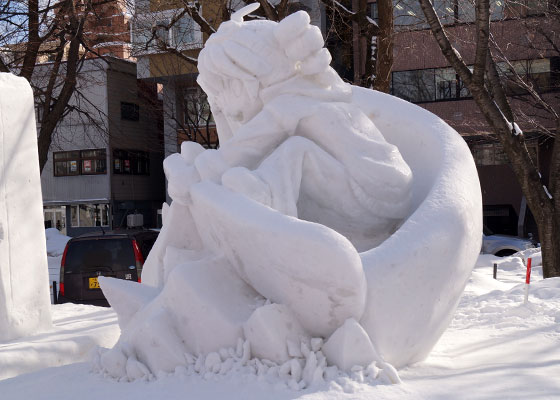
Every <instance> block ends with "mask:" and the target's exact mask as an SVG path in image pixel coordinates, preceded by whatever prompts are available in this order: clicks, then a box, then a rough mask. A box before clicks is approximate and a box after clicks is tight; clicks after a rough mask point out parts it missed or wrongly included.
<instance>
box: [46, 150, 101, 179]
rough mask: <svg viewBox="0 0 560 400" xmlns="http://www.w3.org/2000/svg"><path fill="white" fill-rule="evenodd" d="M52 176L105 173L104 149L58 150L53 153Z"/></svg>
mask: <svg viewBox="0 0 560 400" xmlns="http://www.w3.org/2000/svg"><path fill="white" fill-rule="evenodd" d="M53 162H54V176H72V175H98V174H106V173H107V152H106V150H105V149H92V150H73V151H58V152H55V153H53Z"/></svg>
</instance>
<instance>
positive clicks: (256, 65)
mask: <svg viewBox="0 0 560 400" xmlns="http://www.w3.org/2000/svg"><path fill="white" fill-rule="evenodd" d="M255 7H257V6H256V5H251V6H247V7H246V8H244V9H242V10H240V11H239V12H237V13H236V14H234V15H233V16H232V20H231V21H228V22H226V23H224V24H222V25H221V26H220V29H219V30H218V32H217V33H216V34H214V35H212V36H211V38H209V40H208V41H207V43H206V46H205V48H204V49H203V50H202V52H201V53H200V57H199V60H200V61H199V71H200V75H199V83H200V85H201V86H202V87H203V89H204V90H205V91H206V93H207V94H208V99H209V102H210V105H211V107H212V111H213V115H214V118H215V119H216V123H217V129H218V134H219V135H220V143H221V146H220V148H219V149H218V150H204V149H203V148H202V147H201V146H200V145H198V144H196V143H193V142H186V143H183V145H182V146H181V153H180V154H174V155H172V156H170V157H168V158H167V159H166V160H165V163H164V168H165V172H166V176H167V179H168V189H169V194H170V196H171V197H172V198H173V203H172V204H171V205H170V206H167V205H165V206H164V207H163V211H164V212H163V228H162V230H161V232H160V235H159V237H158V240H157V241H156V243H155V245H154V247H153V248H152V251H151V253H150V255H149V257H148V259H147V260H146V263H145V265H144V271H143V274H142V284H138V283H136V282H130V281H124V280H116V279H111V278H103V277H101V278H100V279H99V283H100V285H101V288H102V289H103V292H104V293H105V295H106V297H107V299H108V300H109V302H110V304H111V305H112V306H113V307H114V309H115V310H116V312H117V314H118V316H119V325H120V327H121V330H122V335H121V337H120V339H119V341H118V343H117V344H116V345H115V347H114V348H113V349H111V350H109V351H107V352H103V353H102V354H99V357H98V359H96V367H97V368H98V369H100V370H103V371H104V372H105V373H107V374H108V375H110V376H112V377H115V378H118V379H131V380H133V379H142V378H144V377H146V378H149V377H150V376H157V375H158V373H160V372H161V371H163V372H165V373H173V372H174V371H176V369H177V368H179V369H182V368H184V369H186V370H187V371H191V372H192V371H194V372H197V373H209V372H211V373H219V372H220V371H221V370H222V369H224V371H225V370H228V369H230V368H233V366H234V365H235V366H237V367H236V368H256V369H257V370H259V368H260V369H261V370H262V371H265V370H266V372H263V374H266V375H267V376H268V374H271V375H272V376H273V377H274V379H276V378H279V379H280V378H282V379H283V382H285V383H286V384H288V385H289V386H290V387H303V386H307V385H312V384H314V382H319V381H322V380H324V379H330V378H331V377H332V376H335V375H336V374H338V373H342V372H340V371H344V373H352V371H354V372H357V371H362V372H363V371H369V372H367V373H366V372H363V373H364V374H366V375H367V376H369V377H372V379H377V375H378V374H377V372H375V371H377V369H379V368H381V369H382V370H383V371H385V372H383V373H384V374H391V372H390V371H393V372H394V369H393V368H392V367H391V366H390V365H389V364H388V363H390V364H393V365H395V366H396V367H401V366H404V365H406V364H409V363H412V362H415V361H419V360H421V359H423V358H425V357H426V356H427V354H428V353H429V351H430V349H431V348H432V347H433V346H434V344H435V343H436V341H437V340H438V338H439V337H440V336H441V334H442V333H443V331H444V330H445V328H446V327H447V325H448V323H449V321H450V319H451V317H452V313H453V311H454V309H455V307H456V305H457V302H458V299H459V296H460V294H461V292H462V291H463V289H464V287H465V284H466V283H467V280H468V277H469V275H470V272H471V270H472V267H473V265H474V263H475V260H476V257H477V255H478V252H479V250H480V240H481V234H480V232H481V230H482V226H481V221H482V218H481V196H480V187H479V183H478V176H477V173H476V169H475V166H474V162H473V160H472V156H471V154H470V152H469V149H468V148H467V146H466V144H465V143H464V141H463V140H462V139H461V138H460V136H459V135H458V134H457V133H456V132H454V131H453V130H452V129H451V128H450V127H449V126H448V125H446V124H445V123H444V122H443V121H442V120H440V119H439V118H437V117H436V116H434V115H432V114H430V113H429V112H427V111H425V110H422V109H420V108H418V107H416V106H414V105H411V104H409V103H406V102H403V101H401V100H399V99H396V98H394V97H392V96H388V95H385V94H381V93H377V92H373V91H370V90H365V89H361V88H356V87H352V86H350V85H348V84H345V83H344V82H343V81H342V79H340V77H339V76H338V75H336V73H335V72H334V70H333V69H332V68H330V67H329V63H330V54H329V53H328V51H327V50H326V49H324V48H323V39H322V36H321V33H320V31H319V30H318V29H317V28H316V27H313V26H311V25H310V24H309V17H308V15H307V14H306V13H304V12H298V13H295V14H292V15H291V16H289V17H287V18H285V19H284V20H283V21H282V22H280V23H274V22H271V21H259V20H256V21H249V22H244V21H243V16H244V15H246V14H247V13H249V12H251V11H252V10H254V9H255ZM239 343H242V345H241V347H240V345H239ZM302 343H303V345H302ZM323 343H324V344H323ZM228 360H230V361H228ZM372 363H373V366H374V367H375V368H373V367H372ZM197 365H198V366H197ZM191 367H192V368H191ZM299 369H301V372H300V371H299ZM269 371H272V372H269ZM329 371H331V372H332V373H331V372H329ZM333 371H334V372H333ZM336 371H338V372H336ZM372 371H373V372H372ZM335 372H336V373H335ZM224 373H225V372H224ZM393 375H394V379H392V380H393V381H397V379H396V373H393ZM259 376H260V375H259ZM284 378H285V379H284Z"/></svg>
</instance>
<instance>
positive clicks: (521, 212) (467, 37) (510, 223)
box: [372, 0, 560, 236]
mask: <svg viewBox="0 0 560 400" xmlns="http://www.w3.org/2000/svg"><path fill="white" fill-rule="evenodd" d="M434 5H435V8H436V11H437V12H438V14H439V16H440V19H441V20H442V22H443V23H444V24H445V25H446V28H447V30H448V34H449V37H450V38H451V40H452V41H453V43H454V45H455V46H456V47H457V48H458V50H459V51H460V52H461V54H462V55H463V57H464V58H465V61H466V62H467V64H468V63H472V62H473V60H474V49H475V34H476V27H475V26H474V25H473V24H472V22H473V21H474V6H473V5H472V4H471V3H470V2H469V1H466V0H436V1H435V2H434ZM547 7H548V4H547V2H546V1H544V0H543V1H532V0H524V1H521V2H509V1H507V0H491V19H492V24H491V32H492V35H493V40H494V41H495V43H496V44H497V45H498V46H499V47H500V49H501V50H502V51H503V54H504V56H505V57H506V58H507V59H508V60H509V61H510V62H511V63H512V65H513V66H514V68H515V71H516V72H517V73H518V74H520V75H522V76H523V77H526V78H527V79H528V81H529V82H531V84H532V85H533V87H534V88H535V89H537V90H539V92H540V93H542V94H543V96H544V97H545V98H546V99H547V100H548V101H550V102H551V104H553V105H554V107H555V108H556V109H560V107H559V106H560V104H559V99H558V96H557V95H558V92H559V90H560V79H559V78H560V74H559V73H560V58H559V57H558V56H560V54H558V53H557V52H555V51H554V50H553V49H552V48H551V46H550V45H546V44H545V43H543V42H542V41H541V42H537V41H538V40H539V39H538V38H537V37H536V35H535V27H537V26H540V27H541V28H544V29H551V30H552V29H556V31H558V20H557V18H556V20H551V19H550V18H549V17H548V16H547V15H546V13H545V12H546V10H547V9H548V8H547ZM372 9H375V5H374V4H373V5H372ZM394 15H395V28H396V34H395V41H394V45H395V47H394V65H393V73H392V82H391V87H392V93H393V94H394V95H395V96H398V97H401V98H403V99H405V100H408V101H410V102H413V103H416V104H417V105H419V106H420V107H423V108H426V109H427V110H430V111H431V112H433V113H435V114H437V115H438V116H440V117H441V118H443V119H444V120H445V121H446V122H447V123H449V124H450V125H451V126H453V127H454V128H455V129H456V130H457V131H458V132H459V133H460V134H461V135H462V136H463V137H464V138H465V140H466V142H467V143H468V145H469V147H470V148H471V150H472V153H473V156H474V159H475V162H476V164H477V168H478V172H479V178H480V182H481V186H482V193H483V204H484V222H485V224H486V225H487V226H488V227H489V228H490V229H492V230H493V231H495V232H496V233H508V234H512V235H517V234H519V235H521V236H527V235H528V234H529V233H532V234H536V227H535V226H534V221H533V220H532V218H531V215H530V210H529V209H528V208H527V205H526V202H525V199H524V197H523V194H522V192H521V188H520V186H519V184H518V183H517V180H516V178H515V176H514V173H513V171H512V169H511V167H510V165H509V162H508V160H507V157H506V156H505V154H504V152H503V149H502V147H501V145H500V144H499V142H498V140H497V139H496V137H495V136H494V135H493V134H492V132H491V130H490V128H489V127H488V125H487V124H486V121H485V120H484V117H483V116H482V114H481V112H480V110H479V109H478V107H477V105H476V104H475V103H474V101H473V100H472V98H471V96H470V93H469V91H468V90H467V88H466V87H464V85H463V84H462V82H461V80H460V79H459V77H458V76H457V75H456V74H455V72H454V70H453V69H452V68H450V67H449V65H448V63H447V61H446V60H445V58H444V57H443V55H442V54H441V51H440V49H439V47H438V45H437V43H436V41H435V39H434V38H433V36H432V34H431V32H430V31H429V30H428V29H427V28H428V26H427V24H426V23H425V22H424V18H423V13H422V10H421V9H420V6H419V4H418V1H413V0H396V1H395V2H394ZM556 40H558V38H557V37H556ZM557 44H558V43H557ZM498 67H499V68H500V69H501V72H502V73H503V74H506V75H507V74H509V73H511V72H510V71H509V68H508V67H507V66H506V65H505V63H500V64H499V65H498ZM506 90H507V94H508V96H510V101H511V103H512V108H513V109H514V111H516V115H519V116H522V117H520V119H519V120H518V121H516V122H517V123H518V124H519V125H520V126H521V128H522V129H523V131H524V134H525V137H526V139H527V143H528V147H529V150H530V151H532V152H533V153H534V155H535V157H536V159H537V160H538V166H539V169H540V171H541V173H542V175H543V177H546V176H548V171H549V167H548V166H549V160H550V153H551V149H552V144H553V139H552V138H551V137H550V136H549V135H546V134H545V132H544V131H543V130H542V129H541V130H539V129H536V128H535V126H536V125H540V126H541V127H544V128H545V130H552V131H554V130H555V129H556V127H555V126H553V124H552V121H549V120H547V119H546V118H545V117H544V115H543V113H542V112H540V111H539V110H538V109H535V108H534V107H532V106H531V105H530V102H528V101H527V100H528V96H529V95H528V93H527V92H526V91H524V90H523V89H521V88H519V87H517V86H515V85H513V84H508V85H507V87H506Z"/></svg>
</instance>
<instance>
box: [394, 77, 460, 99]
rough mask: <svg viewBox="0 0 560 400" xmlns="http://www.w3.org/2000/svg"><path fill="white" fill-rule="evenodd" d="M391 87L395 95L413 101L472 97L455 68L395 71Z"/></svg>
mask: <svg viewBox="0 0 560 400" xmlns="http://www.w3.org/2000/svg"><path fill="white" fill-rule="evenodd" d="M391 88H392V94H393V95H395V96H397V97H400V98H401V99H404V100H407V101H410V102H412V103H422V102H429V101H438V100H451V99H461V98H466V97H470V92H469V91H468V89H467V88H466V87H465V85H464V84H463V82H462V81H461V79H459V76H458V75H457V74H456V73H455V71H454V70H453V68H428V69H419V70H413V71H397V72H393V74H392V82H391Z"/></svg>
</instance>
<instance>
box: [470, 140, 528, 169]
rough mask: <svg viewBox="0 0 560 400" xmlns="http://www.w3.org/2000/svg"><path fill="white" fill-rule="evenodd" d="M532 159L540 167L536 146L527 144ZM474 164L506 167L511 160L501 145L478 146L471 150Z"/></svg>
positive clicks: (486, 144) (487, 144)
mask: <svg viewBox="0 0 560 400" xmlns="http://www.w3.org/2000/svg"><path fill="white" fill-rule="evenodd" d="M527 150H528V151H529V154H530V155H531V158H532V159H533V160H534V162H535V163H536V164H537V165H538V158H537V157H538V150H537V145H536V144H532V143H531V144H527ZM471 151H472V155H473V158H474V162H475V164H476V165H477V166H479V167H480V166H489V165H506V164H509V159H508V157H507V155H506V153H505V151H504V148H503V146H502V145H501V144H499V143H485V144H477V145H474V146H472V148H471Z"/></svg>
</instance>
